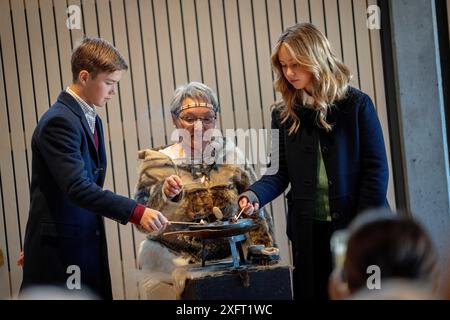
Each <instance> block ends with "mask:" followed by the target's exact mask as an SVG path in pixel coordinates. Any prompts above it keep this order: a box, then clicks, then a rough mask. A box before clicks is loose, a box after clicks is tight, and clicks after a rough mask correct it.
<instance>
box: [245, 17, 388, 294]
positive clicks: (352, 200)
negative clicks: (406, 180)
mask: <svg viewBox="0 0 450 320" xmlns="http://www.w3.org/2000/svg"><path fill="white" fill-rule="evenodd" d="M272 66H273V69H274V71H275V73H276V81H275V84H274V85H275V89H276V90H277V91H278V92H280V93H281V95H282V101H281V102H279V103H276V104H275V107H274V109H273V111H272V129H277V130H279V141H278V143H279V148H278V154H272V163H274V162H277V165H278V168H279V169H278V172H277V173H276V174H274V175H265V176H263V177H262V178H261V179H260V180H259V181H257V182H256V183H254V184H253V185H251V186H250V187H249V190H248V191H247V192H245V193H244V194H242V195H241V196H240V198H239V206H240V207H241V208H243V207H246V208H247V209H246V213H247V214H252V213H253V211H254V210H256V209H258V208H259V207H262V206H264V205H265V204H267V203H268V202H270V201H272V200H273V199H275V198H276V197H278V196H279V195H280V194H281V193H283V192H284V191H285V190H286V188H287V187H288V186H289V185H290V187H291V188H290V191H289V193H288V196H287V198H288V205H289V206H288V207H289V208H288V215H287V234H288V237H289V239H290V240H291V242H292V250H293V261H294V277H293V279H294V297H295V298H296V299H298V298H322V299H326V298H327V281H328V276H329V274H330V272H331V269H332V266H331V254H330V237H331V233H332V232H333V231H334V230H337V229H341V228H344V227H346V226H347V225H348V224H349V222H350V221H351V220H352V219H353V218H354V217H355V215H357V214H358V213H359V212H361V211H363V210H365V209H367V208H370V207H382V206H387V205H388V204H387V200H386V191H387V184H388V166H387V159H386V152H385V146H384V141H383V134H382V131H381V126H380V123H379V120H378V118H377V115H376V112H375V108H374V106H373V103H372V101H371V99H370V98H369V96H368V95H366V94H365V93H363V92H361V91H359V90H357V89H355V88H352V87H350V86H349V82H350V79H351V76H350V71H349V69H348V68H347V67H346V66H345V65H344V64H343V63H342V62H341V61H339V59H338V58H337V57H336V56H335V55H334V53H333V52H332V50H331V48H330V44H329V42H328V40H327V39H326V38H325V36H324V35H323V34H322V33H321V32H320V31H319V30H318V29H317V28H316V27H315V26H314V25H312V24H308V23H302V24H297V25H294V26H292V27H290V28H288V29H286V30H285V31H284V32H283V34H282V35H281V36H280V38H279V40H278V42H277V44H276V46H275V48H274V51H273V54H272Z"/></svg>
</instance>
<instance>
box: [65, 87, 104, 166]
mask: <svg viewBox="0 0 450 320" xmlns="http://www.w3.org/2000/svg"><path fill="white" fill-rule="evenodd" d="M58 100H59V101H60V102H61V103H63V104H65V105H66V106H67V107H68V108H69V109H70V110H72V112H73V113H75V114H76V115H78V117H79V118H80V121H81V125H82V126H83V129H84V132H85V134H86V136H87V137H88V140H89V141H90V142H89V150H90V153H91V156H92V157H93V158H94V159H95V161H96V163H97V165H99V164H100V159H99V156H98V152H97V150H96V148H95V142H94V135H93V134H92V131H91V128H90V127H89V124H88V122H87V120H86V116H85V115H84V112H83V110H82V109H81V107H80V105H79V104H78V102H77V101H76V100H75V99H74V98H73V97H72V96H71V95H70V94H68V93H67V92H65V91H63V92H61V93H60V95H59V97H58ZM99 144H100V136H99ZM99 148H100V146H99Z"/></svg>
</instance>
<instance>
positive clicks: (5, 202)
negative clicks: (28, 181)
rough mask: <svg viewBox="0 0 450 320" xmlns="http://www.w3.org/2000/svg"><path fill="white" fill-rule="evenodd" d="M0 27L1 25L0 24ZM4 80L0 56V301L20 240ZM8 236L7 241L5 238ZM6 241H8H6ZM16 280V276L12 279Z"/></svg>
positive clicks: (8, 293)
mask: <svg viewBox="0 0 450 320" xmlns="http://www.w3.org/2000/svg"><path fill="white" fill-rule="evenodd" d="M0 25H1V23H0ZM2 48H3V44H2V37H1V35H0V50H2ZM4 83H5V79H4V77H3V58H2V56H1V55H0V114H1V115H2V116H1V117H0V132H2V134H1V135H0V202H1V203H0V209H1V211H0V248H1V249H2V250H3V261H4V265H3V266H2V267H0V299H7V298H9V297H10V296H11V292H12V291H11V290H12V288H11V275H12V274H10V272H9V255H8V253H9V252H8V251H10V250H20V247H18V246H19V245H20V239H19V233H18V229H17V227H16V225H15V224H14V223H12V224H11V223H10V222H9V221H10V215H9V213H11V212H14V211H15V208H13V206H14V202H13V201H14V200H15V198H14V189H13V188H14V186H13V184H14V179H13V177H12V164H11V144H10V140H9V128H8V119H7V117H6V116H5V115H6V114H7V111H6V96H5V89H6V88H5V86H4ZM8 236H9V239H7V237H8ZM7 240H8V241H7ZM13 279H14V280H17V276H16V277H14V278H13Z"/></svg>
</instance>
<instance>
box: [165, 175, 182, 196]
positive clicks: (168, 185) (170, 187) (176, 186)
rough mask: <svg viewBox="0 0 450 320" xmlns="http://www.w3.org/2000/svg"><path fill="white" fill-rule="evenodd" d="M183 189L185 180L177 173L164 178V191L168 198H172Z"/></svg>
mask: <svg viewBox="0 0 450 320" xmlns="http://www.w3.org/2000/svg"><path fill="white" fill-rule="evenodd" d="M182 189H183V182H181V178H180V177H179V176H177V175H176V174H173V175H171V176H170V177H168V178H166V180H164V184H163V192H164V194H165V195H166V197H167V198H169V199H172V198H173V197H175V196H177V195H178V194H180V192H181V190H182Z"/></svg>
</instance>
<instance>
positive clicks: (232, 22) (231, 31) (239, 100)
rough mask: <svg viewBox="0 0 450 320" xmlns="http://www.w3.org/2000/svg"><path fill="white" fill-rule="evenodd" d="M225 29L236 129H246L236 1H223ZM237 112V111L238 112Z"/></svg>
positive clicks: (245, 103)
mask: <svg viewBox="0 0 450 320" xmlns="http://www.w3.org/2000/svg"><path fill="white" fill-rule="evenodd" d="M224 16H225V27H226V29H227V34H228V37H227V39H228V46H227V50H228V56H229V58H230V70H231V95H232V105H231V106H230V107H232V108H233V111H234V113H235V114H236V117H235V119H236V128H239V129H248V106H247V101H246V90H247V88H246V85H245V80H244V72H243V68H242V67H243V62H244V61H243V57H242V45H241V37H242V33H241V29H240V25H239V17H238V6H237V1H236V0H232V1H224ZM238 110H239V111H238Z"/></svg>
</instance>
